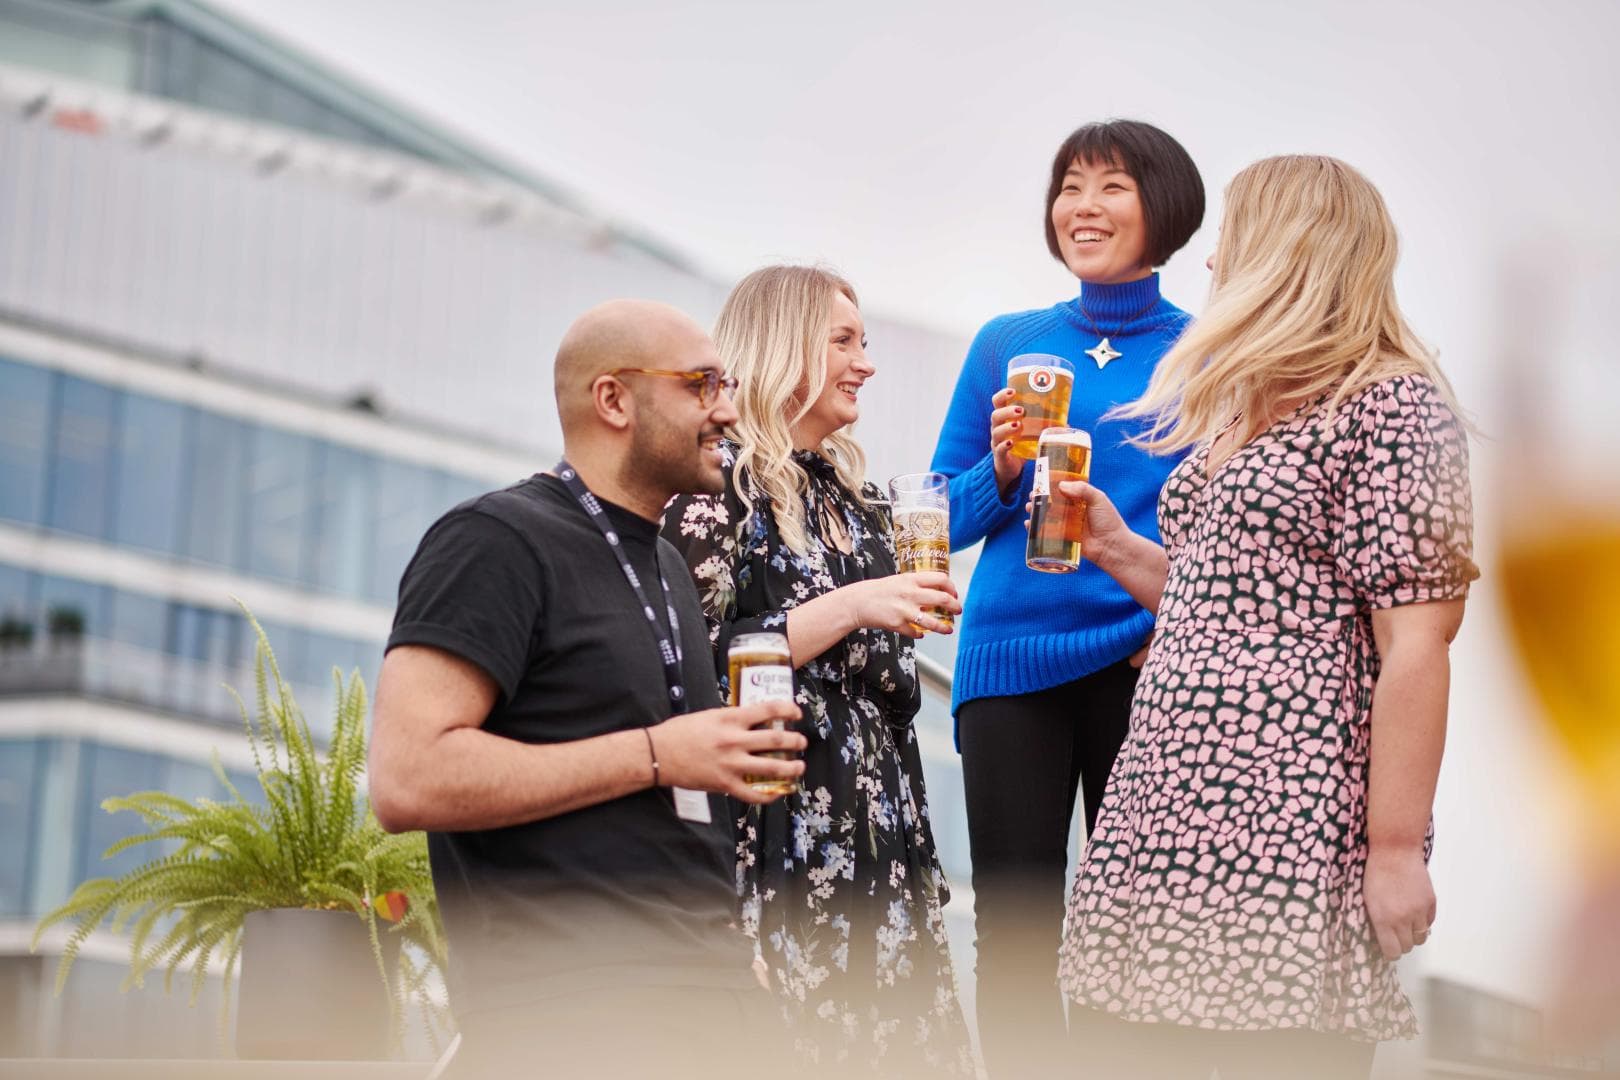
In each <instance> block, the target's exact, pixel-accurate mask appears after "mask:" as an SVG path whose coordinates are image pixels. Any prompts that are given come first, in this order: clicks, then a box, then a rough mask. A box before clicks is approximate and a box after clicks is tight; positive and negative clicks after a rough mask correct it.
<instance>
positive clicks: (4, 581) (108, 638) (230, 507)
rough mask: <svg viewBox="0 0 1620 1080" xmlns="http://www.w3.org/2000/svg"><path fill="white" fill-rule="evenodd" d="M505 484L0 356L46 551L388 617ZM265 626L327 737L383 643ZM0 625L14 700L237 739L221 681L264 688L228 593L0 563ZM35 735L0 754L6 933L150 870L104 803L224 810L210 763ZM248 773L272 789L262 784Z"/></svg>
mask: <svg viewBox="0 0 1620 1080" xmlns="http://www.w3.org/2000/svg"><path fill="white" fill-rule="evenodd" d="M491 486H493V485H492V484H491V483H489V482H488V481H486V480H484V479H481V478H477V477H472V476H467V475H461V474H455V473H451V472H448V471H445V470H443V469H437V468H430V467H423V466H420V465H416V464H414V463H411V462H407V461H401V460H398V459H395V458H391V457H388V456H386V455H383V454H379V453H375V452H372V451H369V450H366V449H364V448H359V447H355V446H351V445H348V444H344V443H338V442H334V441H332V440H330V439H323V438H319V437H315V436H311V435H309V434H305V433H302V432H298V431H294V430H290V429H288V428H285V427H279V426H277V425H274V424H269V423H262V422H259V421H257V420H249V419H243V418H240V417H236V416H231V415H226V414H223V413H219V412H215V411H211V410H209V409H206V408H200V407H198V406H196V405H192V404H187V403H184V402H181V401H176V400H169V399H165V398H161V397H156V396H152V395H149V394H143V393H139V392H136V391H133V390H129V389H126V388H125V387H122V386H118V385H112V384H109V383H102V382H98V381H96V380H93V379H86V378H81V377H79V376H77V375H72V374H68V373H66V372H61V371H55V370H52V369H49V368H45V367H41V366H38V365H35V364H30V363H26V362H22V361H18V360H12V359H7V358H4V357H0V524H3V525H10V526H13V527H20V528H22V529H24V530H26V531H27V532H31V533H35V534H38V535H44V536H65V537H73V538H76V539H82V540H89V541H92V542H97V543H102V544H106V545H109V546H110V547H113V548H117V549H121V550H126V551H131V552H138V553H139V554H141V555H144V556H148V557H155V558H157V559H158V560H160V561H161V562H167V563H170V564H173V565H179V566H185V565H191V566H198V567H206V568H213V569H217V570H223V571H227V572H229V573H232V574H236V575H240V576H244V577H247V578H252V579H256V580H260V581H265V582H269V583H273V584H274V585H276V586H278V587H281V588H283V589H291V590H293V591H294V592H295V593H299V592H303V593H318V594H324V595H327V596H332V597H338V598H343V599H347V600H351V601H358V602H361V603H364V604H371V605H377V606H379V607H384V608H386V607H389V606H392V604H393V601H394V597H395V594H396V592H397V589H398V582H399V576H400V574H401V572H402V571H403V569H404V567H405V563H406V561H407V560H408V559H409V558H410V556H411V554H412V553H413V552H414V550H415V546H416V543H417V541H418V540H419V539H420V538H421V535H422V533H423V532H424V531H425V530H426V528H427V526H428V525H429V524H430V523H431V522H432V520H433V519H434V518H435V517H437V516H438V515H439V514H441V513H443V512H444V511H445V510H446V509H447V508H448V507H450V506H452V505H454V504H455V503H456V502H459V501H461V500H463V499H465V498H468V497H470V496H471V495H474V494H476V493H478V492H480V491H483V490H487V489H488V488H489V487H491ZM282 609H283V611H284V612H285V610H287V609H288V608H287V605H286V604H283V605H282ZM291 610H293V611H296V610H297V605H296V604H295V605H293V606H292V608H291ZM261 622H262V625H263V626H264V629H265V632H266V634H267V636H268V637H269V639H270V642H271V645H272V647H273V648H274V649H275V652H276V658H277V661H278V663H279V665H280V667H281V671H282V674H283V677H284V678H285V679H286V680H287V682H288V683H289V684H290V685H291V686H292V688H293V690H294V693H295V694H296V696H297V698H298V701H299V704H300V705H301V706H302V707H303V711H304V715H305V718H306V720H307V721H308V723H309V724H310V727H311V729H312V731H314V732H315V733H316V735H317V737H320V736H322V735H324V734H325V732H326V731H328V730H329V728H330V724H331V718H332V713H331V708H332V701H333V689H332V671H333V669H334V668H337V669H339V670H340V671H342V672H344V673H345V674H346V673H348V672H351V671H356V670H358V671H359V672H360V674H361V676H362V677H363V678H364V679H365V680H366V683H367V685H368V686H369V685H372V684H374V682H375V677H376V673H377V670H378V668H379V666H380V665H381V661H382V646H383V642H382V641H381V640H380V638H379V639H370V638H359V637H353V636H348V635H344V634H339V633H333V632H331V631H330V630H329V629H327V628H323V627H321V626H318V625H312V624H311V623H307V622H303V621H300V620H297V619H292V620H286V621H281V620H277V619H274V618H264V619H262V620H261ZM0 628H3V631H4V632H3V633H0V697H3V696H6V695H10V696H12V697H14V698H15V697H17V696H18V695H25V696H28V695H33V696H31V697H30V700H36V699H37V695H39V694H41V693H43V694H47V695H56V696H58V697H60V696H62V695H66V696H67V697H68V698H72V699H92V700H103V701H110V702H114V703H119V704H124V705H132V706H136V707H138V708H142V709H147V710H150V711H151V712H153V713H155V714H162V715H167V716H171V717H183V718H190V719H193V720H200V721H203V722H205V723H206V724H207V725H209V726H217V727H220V728H223V729H227V730H239V728H238V725H239V724H240V716H239V714H238V712H237V709H236V703H235V699H234V698H232V697H231V696H230V694H229V692H228V691H226V690H225V689H224V686H226V685H228V686H233V687H236V688H237V689H239V690H240V691H242V692H244V693H246V692H247V691H248V690H249V689H250V688H251V685H252V682H251V680H252V664H253V650H254V643H255V637H254V634H253V630H252V627H251V625H250V624H249V623H248V621H247V618H246V617H245V616H244V614H243V613H242V612H241V611H240V610H239V609H238V608H237V607H236V606H235V605H234V604H233V602H232V600H231V598H230V597H229V596H228V595H225V594H224V593H223V592H222V594H221V595H220V596H219V597H218V598H217V602H216V601H214V600H212V599H210V600H209V602H207V603H196V602H192V600H191V599H182V598H179V597H176V596H173V595H170V594H168V593H167V592H166V591H165V586H164V585H163V584H161V583H159V582H153V583H152V584H150V586H148V585H147V584H146V583H145V582H140V583H137V584H134V585H124V584H120V585H110V584H105V583H103V582H100V581H94V580H88V579H86V578H83V577H77V576H69V575H63V574H57V573H50V572H47V571H45V570H42V569H40V568H39V567H37V566H30V565H27V564H26V561H25V560H24V561H18V560H14V559H0ZM132 722H133V721H132ZM24 730H28V731H30V734H27V735H23V734H21V733H20V732H19V734H18V735H16V736H12V737H5V738H0V920H3V919H7V918H25V919H32V918H37V917H38V916H39V915H40V914H42V913H43V912H45V911H47V910H49V909H50V908H52V907H54V906H56V905H57V904H60V903H61V902H62V901H63V900H65V899H66V897H67V895H68V893H69V891H71V889H72V888H73V887H74V886H75V885H76V884H77V883H78V882H80V881H83V880H85V879H86V878H90V877H99V876H105V875H109V874H117V873H120V872H122V871H123V870H126V869H128V868H129V867H130V866H133V865H135V864H136V863H137V862H138V861H140V860H142V859H144V858H147V857H149V855H150V853H149V852H142V851H131V852H126V853H124V854H121V855H119V856H117V857H115V858H113V859H112V860H106V861H104V860H103V859H102V852H103V851H105V850H106V848H107V847H108V846H109V845H110V844H112V843H113V842H115V841H116V840H119V839H121V838H123V837H124V836H127V835H130V834H132V833H133V832H135V831H137V830H139V829H140V828H141V823H140V821H139V820H138V819H137V818H136V817H135V816H134V815H130V814H116V815H109V814H107V813H105V812H103V811H102V810H101V808H100V803H101V801H102V800H103V799H105V798H106V797H108V796H110V795H120V794H127V793H130V792H134V791H143V790H164V791H169V792H172V793H174V794H176V795H179V796H181V797H183V798H189V797H195V796H207V797H211V798H220V797H223V796H224V794H225V793H224V791H223V789H222V788H221V786H220V784H219V782H218V781H217V780H216V779H215V777H214V776H213V774H212V771H211V770H210V768H209V766H208V765H207V764H206V763H205V762H203V761H200V760H194V759H188V758H186V757H184V756H177V755H176V754H174V753H168V752H163V751H158V750H147V749H145V748H136V747H132V746H128V745H114V744H113V743H112V742H103V741H98V740H96V739H93V738H81V737H78V736H74V735H69V734H59V735H58V734H39V733H38V729H37V728H30V729H24ZM125 741H127V740H125ZM206 742H207V739H206V736H205V737H204V739H203V743H204V744H206ZM233 779H235V780H236V781H237V782H238V785H239V786H242V785H246V786H243V787H242V790H243V791H244V793H246V794H248V795H249V797H253V795H254V794H255V793H256V791H257V788H256V787H255V786H253V784H252V782H251V780H250V779H249V778H248V777H247V776H246V775H245V774H244V775H238V776H234V777H233Z"/></svg>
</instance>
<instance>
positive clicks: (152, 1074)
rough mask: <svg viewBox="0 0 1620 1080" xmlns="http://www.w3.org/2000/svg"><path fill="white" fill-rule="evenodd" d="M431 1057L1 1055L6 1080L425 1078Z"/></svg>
mask: <svg viewBox="0 0 1620 1080" xmlns="http://www.w3.org/2000/svg"><path fill="white" fill-rule="evenodd" d="M432 1068H433V1062H431V1061H226V1060H219V1059H214V1060H208V1059H191V1060H173V1059H164V1058H147V1059H135V1058H0V1076H3V1077H5V1078H6V1080H81V1078H83V1080H110V1078H112V1077H118V1078H119V1080H207V1078H209V1077H215V1076H218V1077H225V1078H228V1080H294V1078H299V1077H317V1076H332V1077H337V1078H339V1080H424V1078H425V1077H426V1076H427V1075H428V1073H429V1072H430V1071H431V1070H432Z"/></svg>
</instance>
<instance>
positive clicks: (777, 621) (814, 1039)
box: [664, 443, 973, 1076]
mask: <svg viewBox="0 0 1620 1080" xmlns="http://www.w3.org/2000/svg"><path fill="white" fill-rule="evenodd" d="M736 450H737V447H736V446H735V444H732V443H726V444H723V446H722V452H723V454H724V457H725V462H726V470H725V471H726V492H725V494H724V495H719V496H702V495H698V496H680V497H678V498H676V499H675V500H674V501H672V502H671V503H670V504H669V506H667V507H666V508H665V511H664V537H665V538H666V539H668V540H669V541H670V542H671V543H673V544H674V545H675V547H676V548H677V549H678V550H679V551H680V552H681V553H682V554H683V555H684V556H685V557H686V560H687V564H688V566H689V567H690V568H691V570H692V574H693V577H694V578H695V580H696V582H697V586H698V593H699V595H700V596H701V597H702V601H703V608H704V612H705V615H706V616H707V619H708V624H709V637H710V640H711V641H712V642H713V643H714V648H715V655H716V658H717V662H716V670H717V673H718V677H719V679H720V683H721V686H720V692H721V695H722V696H723V697H727V699H728V700H729V687H728V686H727V685H726V664H725V655H726V650H727V646H728V644H729V643H730V641H731V639H732V637H734V636H735V635H737V634H745V633H754V632H758V631H777V632H781V633H785V632H786V624H787V613H788V611H789V610H790V609H791V608H793V607H795V606H797V605H799V604H802V603H804V602H806V601H808V600H811V599H813V598H814V597H817V596H821V595H823V594H824V593H828V592H831V591H832V590H834V589H837V588H840V587H841V586H844V585H849V584H852V583H854V582H857V581H862V580H865V579H868V578H877V577H885V576H888V575H890V574H893V573H894V572H895V562H894V550H893V539H892V521H891V517H890V512H889V508H888V505H887V503H886V502H880V503H878V504H877V505H868V506H863V505H862V504H861V502H860V501H859V500H856V499H854V498H852V497H851V496H850V494H849V493H848V492H847V491H846V490H845V489H844V488H843V487H842V485H840V484H839V482H838V479H837V476H836V474H835V473H834V471H833V468H832V465H831V464H830V463H829V462H828V461H827V460H826V459H825V458H823V457H821V456H820V455H818V454H814V453H811V452H808V451H801V452H798V453H796V454H795V455H794V462H795V463H796V465H797V466H798V467H799V468H801V469H803V470H804V471H805V473H806V477H807V480H808V494H807V497H806V521H807V523H808V524H807V531H808V533H809V535H810V541H809V548H810V550H809V551H808V552H807V553H805V554H803V555H800V554H797V553H795V552H794V551H792V550H790V549H788V548H787V547H785V546H784V545H783V543H782V540H781V536H780V534H779V533H778V531H777V528H776V523H775V520H774V517H773V515H772V514H771V511H770V505H769V503H768V501H766V500H765V499H764V498H763V497H760V498H759V500H758V503H759V504H762V505H756V507H755V508H754V509H753V511H752V512H751V513H745V511H744V508H743V504H742V501H741V499H740V498H739V497H738V496H737V494H736V489H735V486H734V485H733V483H732V477H733V461H734V458H735V454H736ZM745 477H746V474H745ZM864 494H865V496H866V497H867V499H868V500H873V501H876V500H881V498H882V497H881V495H880V494H879V492H878V490H877V488H876V487H875V486H874V485H872V484H867V485H866V488H865V490H864ZM832 514H836V515H837V519H836V520H837V521H838V522H839V523H841V524H842V526H843V529H844V531H845V532H846V533H847V535H848V538H849V547H850V548H851V551H850V553H848V554H845V553H843V552H841V551H840V550H839V548H838V547H837V546H836V545H835V544H834V543H831V542H829V540H828V539H827V536H826V533H827V531H828V530H827V527H826V526H825V525H823V524H821V522H822V521H823V515H832ZM794 690H795V696H796V698H797V700H798V703H799V706H800V707H801V708H802V709H803V711H804V722H803V725H802V730H803V731H804V733H805V735H806V736H807V737H808V739H809V743H810V745H809V747H808V748H807V749H806V751H805V754H804V760H805V772H804V776H803V778H802V780H801V783H800V789H799V791H798V792H797V793H796V794H793V795H789V796H786V797H785V798H782V799H780V800H777V801H776V802H774V803H771V804H770V805H768V806H744V805H742V804H740V803H733V809H734V811H735V812H736V813H737V815H738V816H737V888H738V892H739V895H740V899H741V912H742V925H743V929H744V930H745V931H746V932H747V934H748V935H749V936H750V937H751V938H752V939H753V940H754V942H755V945H756V949H757V951H758V955H759V956H761V957H762V958H763V960H764V962H765V964H766V965H767V967H768V969H769V973H770V981H771V986H772V988H773V989H774V990H775V991H776V993H777V995H778V999H779V1000H780V1001H781V1003H782V1005H783V1009H784V1012H785V1014H786V1016H787V1018H788V1020H789V1023H790V1026H791V1028H792V1031H793V1034H794V1039H795V1042H796V1049H797V1051H798V1053H799V1054H800V1055H801V1056H802V1058H803V1059H804V1060H805V1061H806V1062H808V1063H811V1064H815V1065H820V1066H831V1067H835V1068H839V1069H841V1070H843V1071H844V1072H850V1073H854V1074H857V1075H859V1074H868V1073H870V1074H877V1075H886V1074H893V1075H913V1074H918V1075H923V1074H934V1073H940V1074H946V1075H953V1074H954V1075H967V1076H971V1075H973V1059H972V1051H971V1049H970V1044H969V1040H968V1035H967V1028H966V1025H965V1024H964V1021H963V1018H962V1011H961V1007H960V1005H959V1004H958V1002H957V997H956V980H955V975H954V973H953V970H952V966H951V959H950V950H949V948H948V945H947V942H946V937H945V924H944V917H943V915H942V913H941V910H940V908H941V905H942V904H944V903H945V902H946V900H947V899H948V898H949V892H948V890H947V887H946V883H945V875H944V872H943V871H942V869H941V868H940V864H939V860H938V858H937V856H936V854H935V850H934V838H933V833H932V830H931V829H930V827H929V821H928V801H927V797H926V794H925V792H924V789H923V775H922V763H921V759H920V755H919V753H918V748H917V736H916V732H915V730H914V729H913V727H912V717H913V716H914V715H915V714H916V712H917V708H918V706H919V704H920V703H921V692H920V688H919V686H918V683H917V667H916V659H915V657H914V654H913V652H912V646H911V643H910V641H908V640H907V639H905V638H902V637H900V636H899V635H897V634H894V633H890V632H887V631H883V630H875V629H870V628H864V629H859V630H856V631H855V632H854V633H852V634H850V635H849V636H848V637H846V638H844V639H843V640H842V641H840V642H838V643H837V644H835V645H833V646H832V647H831V648H830V649H828V650H827V651H826V652H824V653H822V654H821V655H820V656H818V657H816V658H815V659H814V660H812V661H810V662H809V663H807V664H805V665H804V666H803V667H801V668H799V669H798V670H796V671H795V672H794ZM829 1075H831V1074H829Z"/></svg>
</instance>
